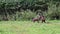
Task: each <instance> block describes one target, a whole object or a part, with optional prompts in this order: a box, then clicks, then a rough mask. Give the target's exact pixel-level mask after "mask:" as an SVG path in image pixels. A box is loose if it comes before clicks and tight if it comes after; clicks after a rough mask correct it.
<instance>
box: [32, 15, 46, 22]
mask: <svg viewBox="0 0 60 34" xmlns="http://www.w3.org/2000/svg"><path fill="white" fill-rule="evenodd" d="M40 20H41V22H42V23H43V22H44V23H46V22H45V17H44V16H43V15H39V16H38V17H37V18H33V22H35V21H37V22H38V23H39V21H40Z"/></svg>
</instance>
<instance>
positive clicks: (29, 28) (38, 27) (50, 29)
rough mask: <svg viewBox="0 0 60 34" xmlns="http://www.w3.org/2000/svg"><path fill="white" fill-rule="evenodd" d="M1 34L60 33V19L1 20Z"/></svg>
mask: <svg viewBox="0 0 60 34" xmlns="http://www.w3.org/2000/svg"><path fill="white" fill-rule="evenodd" d="M0 34H60V20H49V21H47V23H41V22H40V23H37V22H35V23H34V22H32V21H0Z"/></svg>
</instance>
